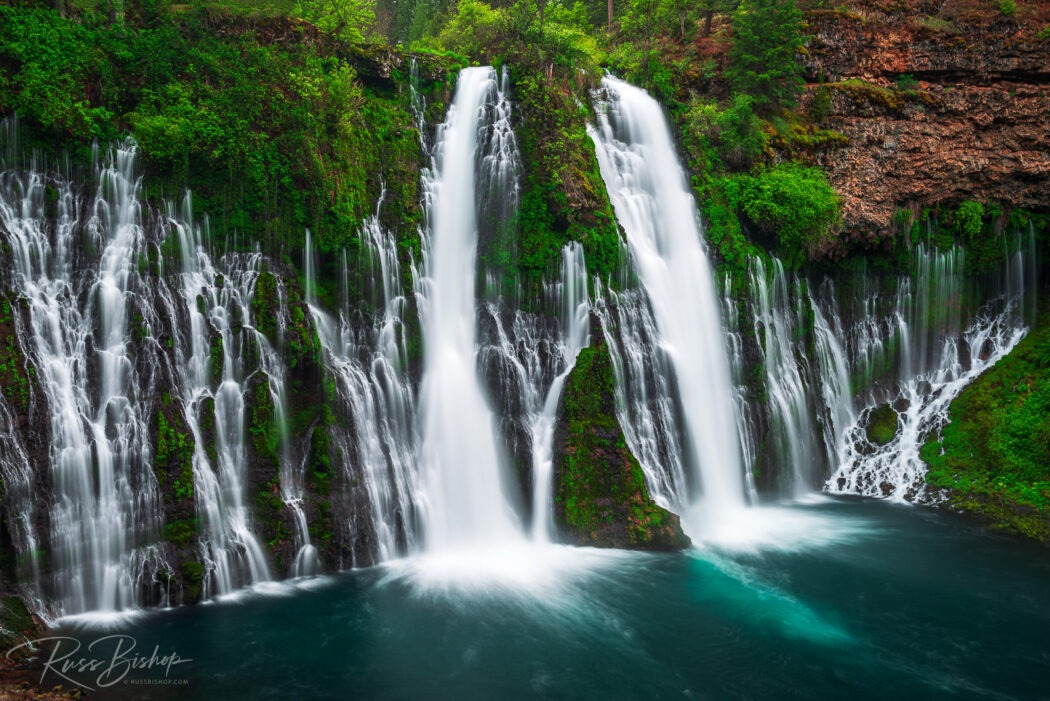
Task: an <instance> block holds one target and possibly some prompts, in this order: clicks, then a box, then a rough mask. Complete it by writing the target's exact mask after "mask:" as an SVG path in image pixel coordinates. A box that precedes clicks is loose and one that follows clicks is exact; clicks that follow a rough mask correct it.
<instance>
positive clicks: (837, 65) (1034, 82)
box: [802, 3, 1050, 244]
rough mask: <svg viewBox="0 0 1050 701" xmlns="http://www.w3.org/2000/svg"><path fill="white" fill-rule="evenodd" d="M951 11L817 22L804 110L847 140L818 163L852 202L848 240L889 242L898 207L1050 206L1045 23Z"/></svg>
mask: <svg viewBox="0 0 1050 701" xmlns="http://www.w3.org/2000/svg"><path fill="white" fill-rule="evenodd" d="M905 4H906V3H905ZM956 4H958V3H956ZM950 5H951V4H947V5H944V6H943V7H942V8H941V9H940V11H939V14H937V15H932V16H931V15H924V14H923V12H925V11H929V10H930V8H926V9H924V8H921V7H918V6H916V7H902V6H899V5H895V6H894V8H893V9H892V10H886V9H884V8H881V7H880V6H879V5H877V4H871V5H870V6H869V5H867V4H865V7H869V8H870V9H868V10H864V11H818V12H812V13H810V14H809V16H808V18H807V19H808V22H809V27H808V29H807V32H808V33H809V34H810V36H811V39H810V41H809V42H808V45H807V56H806V58H805V66H806V76H807V80H808V81H809V85H808V87H807V90H806V94H805V95H804V97H803V100H802V104H803V107H804V108H806V109H809V110H810V113H811V114H813V115H814V116H815V118H816V119H818V120H819V121H820V122H821V124H822V126H825V127H827V128H829V129H833V130H835V131H838V132H840V133H841V134H843V135H845V136H846V137H847V138H848V139H849V143H848V144H847V145H845V146H843V147H841V148H838V149H834V150H831V151H827V152H824V153H822V154H818V156H817V161H818V163H819V164H820V165H821V166H823V167H824V168H825V169H826V170H827V171H828V174H829V178H830V180H831V182H832V184H833V185H834V186H835V188H836V190H837V191H838V192H839V194H840V195H841V197H842V203H843V214H844V228H845V236H846V238H847V239H852V240H853V241H858V240H859V241H863V242H867V243H869V244H870V243H875V242H877V241H879V240H881V239H884V238H887V237H889V236H891V235H892V231H893V220H894V213H895V211H897V210H898V209H899V208H909V209H911V210H912V211H913V212H915V213H918V212H919V211H920V210H921V209H922V208H927V207H937V206H938V205H942V204H944V205H947V204H951V203H957V202H959V201H962V200H966V199H974V200H978V201H982V202H993V201H994V202H998V203H1001V204H1004V205H1007V206H1012V207H1023V208H1026V209H1030V210H1042V211H1045V210H1047V209H1048V208H1050V130H1047V128H1046V118H1047V115H1048V114H1050V41H1047V40H1045V39H1040V38H1038V37H1039V34H1038V32H1039V27H1040V26H1041V24H1040V20H1039V18H1038V17H1034V18H1033V17H1027V18H1025V19H1023V20H1022V19H1016V20H1015V19H1011V18H1007V17H1005V16H1003V15H1001V14H997V15H995V16H987V13H986V16H982V15H980V14H979V13H975V12H970V13H969V14H967V13H966V12H964V11H963V10H962V9H959V8H953V7H951V6H950ZM992 11H993V12H994V9H993V10H992Z"/></svg>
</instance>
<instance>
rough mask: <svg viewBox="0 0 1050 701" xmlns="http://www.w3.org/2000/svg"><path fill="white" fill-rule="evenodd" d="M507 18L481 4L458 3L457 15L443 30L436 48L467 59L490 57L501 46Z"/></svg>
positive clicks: (463, 0) (475, 1)
mask: <svg viewBox="0 0 1050 701" xmlns="http://www.w3.org/2000/svg"><path fill="white" fill-rule="evenodd" d="M505 29H506V17H505V15H504V13H503V11H501V10H494V9H492V8H491V7H490V6H489V5H487V4H486V3H484V2H482V0H458V2H457V3H456V11H455V13H454V14H453V15H451V16H450V17H449V20H448V23H447V24H446V25H445V26H444V27H442V28H441V32H440V33H439V34H438V37H437V46H439V47H441V48H443V49H445V50H447V51H455V52H457V53H460V54H463V55H466V56H491V55H493V54H494V53H495V52H496V51H497V49H498V47H499V46H500V44H501V41H502V36H503V32H504V31H505Z"/></svg>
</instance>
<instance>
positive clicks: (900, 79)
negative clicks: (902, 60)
mask: <svg viewBox="0 0 1050 701" xmlns="http://www.w3.org/2000/svg"><path fill="white" fill-rule="evenodd" d="M893 82H894V83H896V84H897V89H898V90H915V89H917V88H918V87H919V81H918V80H916V79H915V76H913V75H912V74H910V73H901V74H900V75H898V76H897V77H896V78H894V79H893Z"/></svg>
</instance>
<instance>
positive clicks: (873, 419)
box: [866, 404, 897, 445]
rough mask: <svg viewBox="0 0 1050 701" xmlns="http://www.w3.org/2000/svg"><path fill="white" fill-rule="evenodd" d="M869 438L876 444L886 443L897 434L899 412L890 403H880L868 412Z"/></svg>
mask: <svg viewBox="0 0 1050 701" xmlns="http://www.w3.org/2000/svg"><path fill="white" fill-rule="evenodd" d="M866 431H867V436H868V440H869V441H871V442H872V443H874V444H875V445H886V444H887V443H889V442H890V441H892V440H893V437H894V436H896V435H897V412H896V411H895V410H894V408H893V407H892V406H890V405H889V404H880V405H879V406H877V407H875V408H874V409H872V411H871V413H870V414H868V426H867V429H866Z"/></svg>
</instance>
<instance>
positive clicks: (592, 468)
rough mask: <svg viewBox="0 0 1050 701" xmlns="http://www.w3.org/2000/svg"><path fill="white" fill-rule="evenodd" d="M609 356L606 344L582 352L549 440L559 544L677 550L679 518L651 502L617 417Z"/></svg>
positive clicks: (682, 539)
mask: <svg viewBox="0 0 1050 701" xmlns="http://www.w3.org/2000/svg"><path fill="white" fill-rule="evenodd" d="M613 392H614V387H613V367H612V358H611V357H610V356H609V349H608V348H607V347H606V345H605V342H604V339H602V338H601V337H600V336H598V337H596V338H594V339H593V340H592V345H591V346H590V347H589V348H585V349H583V350H582V351H581V352H580V355H579V357H578V358H577V360H576V367H575V368H574V369H573V371H572V372H571V373H570V374H569V377H568V379H567V381H566V385H565V393H564V395H563V397H562V400H561V406H560V407H559V412H558V423H557V427H556V429H555V435H554V518H555V523H556V525H557V527H558V530H559V533H560V536H561V538H562V539H563V540H566V541H568V542H571V543H576V544H579V545H594V546H598V547H609V548H630V549H637V550H680V549H682V548H685V547H688V546H689V544H690V541H689V538H688V537H687V536H686V535H685V533H683V532H682V526H681V523H680V522H679V519H678V516H676V515H675V514H673V513H671V512H670V511H667V510H666V509H663V508H661V507H660V506H657V504H656V503H655V502H654V501H653V500H652V499H651V498H650V497H649V491H648V489H647V488H646V486H645V477H644V475H643V473H642V468H641V465H639V463H638V460H637V458H635V457H634V455H632V454H631V451H630V449H629V448H628V447H627V441H626V438H625V437H624V433H623V429H622V428H621V427H620V424H619V421H618V420H617V418H616V411H615V400H614V394H613Z"/></svg>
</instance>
